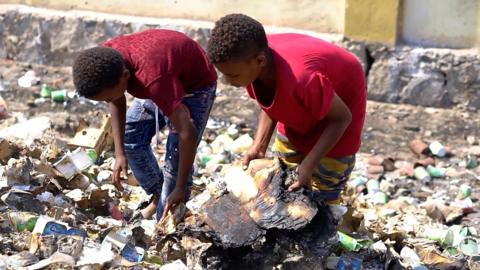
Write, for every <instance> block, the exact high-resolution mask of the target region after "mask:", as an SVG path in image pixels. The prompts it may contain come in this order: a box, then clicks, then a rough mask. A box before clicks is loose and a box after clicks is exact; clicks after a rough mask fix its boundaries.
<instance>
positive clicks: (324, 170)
mask: <svg viewBox="0 0 480 270" xmlns="http://www.w3.org/2000/svg"><path fill="white" fill-rule="evenodd" d="M273 152H274V154H275V156H277V157H278V158H279V159H280V160H282V161H283V162H284V163H285V164H286V165H287V166H288V167H289V168H295V167H297V166H298V165H300V163H301V162H302V160H303V159H304V158H305V155H304V154H303V153H301V152H300V151H299V150H297V149H296V148H295V147H294V146H293V145H292V144H291V143H290V142H289V141H288V139H287V138H286V137H285V136H282V135H280V134H277V137H276V138H275V142H274V144H273ZM354 166H355V155H350V156H345V157H340V158H329V157H323V158H321V159H320V160H319V161H318V166H317V167H316V168H315V170H314V171H313V176H312V190H313V191H315V192H318V194H319V199H322V200H323V201H325V202H326V203H328V204H339V203H340V193H341V192H342V190H343V188H344V187H345V184H346V182H347V180H348V178H349V177H350V173H351V172H352V170H353V167H354Z"/></svg>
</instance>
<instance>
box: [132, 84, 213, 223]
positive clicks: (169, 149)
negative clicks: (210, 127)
mask: <svg viewBox="0 0 480 270" xmlns="http://www.w3.org/2000/svg"><path fill="white" fill-rule="evenodd" d="M216 88H217V86H216V84H213V85H210V86H208V87H205V88H203V89H198V90H195V91H193V93H192V94H191V95H188V96H186V97H185V98H184V99H183V102H182V103H183V104H184V105H185V106H186V107H187V108H188V109H189V110H190V117H191V119H192V120H193V123H194V125H195V128H196V129H197V135H198V138H197V145H198V143H199V142H200V141H201V139H202V134H203V131H204V129H205V125H206V124H207V120H208V116H209V115H210V110H211V108H212V105H213V101H214V100H215V96H216V95H215V92H216ZM155 107H156V106H155V104H154V102H153V101H152V100H149V99H144V100H142V99H135V100H134V101H133V104H132V105H131V106H130V108H129V109H128V111H127V118H126V125H125V153H126V155H127V159H128V164H129V166H130V168H131V169H132V172H133V175H134V176H135V178H136V179H137V181H138V182H139V184H140V185H141V186H142V188H143V189H144V190H145V191H146V192H147V194H155V195H157V196H158V198H159V202H158V206H157V219H159V218H160V217H161V216H162V214H163V209H164V207H165V203H166V200H167V198H168V195H170V193H171V192H172V191H173V189H174V188H175V184H176V181H177V172H178V163H179V151H178V150H179V146H178V143H179V138H178V134H177V133H176V132H175V131H174V129H173V127H172V125H171V123H170V121H169V120H168V118H167V117H166V116H165V115H164V114H163V113H162V111H161V110H160V109H159V110H158V125H159V129H162V128H164V127H165V126H168V127H169V128H170V131H169V135H168V138H167V145H166V154H165V165H164V167H163V169H160V167H159V166H158V163H157V160H156V159H155V156H154V155H153V151H152V148H151V146H150V143H151V141H152V138H153V136H154V135H155V133H156V124H155ZM192 174H193V168H192V170H191V171H190V174H189V176H188V180H187V192H186V194H187V195H186V198H185V200H188V198H189V196H190V191H191V187H192Z"/></svg>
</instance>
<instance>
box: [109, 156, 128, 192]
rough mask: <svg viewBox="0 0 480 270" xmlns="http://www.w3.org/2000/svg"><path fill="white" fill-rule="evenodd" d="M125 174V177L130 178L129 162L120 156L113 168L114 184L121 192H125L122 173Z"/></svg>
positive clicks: (117, 157) (116, 158)
mask: <svg viewBox="0 0 480 270" xmlns="http://www.w3.org/2000/svg"><path fill="white" fill-rule="evenodd" d="M122 171H123V173H124V174H125V177H128V172H127V171H128V161H127V157H126V156H125V155H119V156H116V157H115V166H114V167H113V175H112V182H113V185H114V186H115V187H116V188H117V189H118V190H119V191H123V187H122V183H121V181H122V176H121V173H122Z"/></svg>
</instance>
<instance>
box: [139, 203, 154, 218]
mask: <svg viewBox="0 0 480 270" xmlns="http://www.w3.org/2000/svg"><path fill="white" fill-rule="evenodd" d="M156 211H157V202H155V201H152V202H151V203H150V204H149V205H148V206H147V207H145V208H143V209H142V210H140V213H142V216H143V218H145V219H150V218H152V216H153V214H155V212H156Z"/></svg>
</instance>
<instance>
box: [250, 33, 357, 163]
mask: <svg viewBox="0 0 480 270" xmlns="http://www.w3.org/2000/svg"><path fill="white" fill-rule="evenodd" d="M268 44H269V47H270V48H271V50H272V53H273V61H274V63H275V68H276V77H277V79H276V91H275V96H274V100H273V102H272V104H270V105H269V106H264V105H263V104H261V103H260V102H258V100H257V102H258V103H259V104H260V106H261V107H262V109H263V110H264V111H265V112H266V113H267V114H268V115H269V116H270V117H271V118H272V119H274V120H276V121H278V126H277V131H278V132H279V133H280V134H282V135H285V136H286V137H287V138H288V140H289V141H290V143H292V144H293V145H294V146H295V147H296V148H298V149H299V150H300V151H302V152H303V153H305V154H307V153H309V152H310V150H311V149H312V147H313V146H314V145H315V143H316V142H317V141H318V138H319V137H320V135H321V134H322V132H323V130H324V128H325V125H326V123H325V121H324V120H323V119H324V117H325V116H326V115H327V114H328V112H329V111H330V107H331V104H332V100H333V97H334V93H336V94H337V95H338V96H339V97H340V98H341V99H342V100H343V102H344V103H345V104H346V105H347V106H348V108H349V109H350V111H351V113H352V122H351V123H350V125H349V126H348V128H347V129H346V131H345V133H344V134H343V136H342V137H341V139H340V141H339V142H338V143H337V144H336V145H335V147H334V148H333V149H332V150H331V151H330V152H329V153H328V154H327V156H328V157H342V156H347V155H352V154H355V153H356V152H357V151H358V150H359V148H360V144H361V139H362V128H363V123H364V120H365V109H366V87H365V75H364V73H363V70H362V66H361V65H360V63H359V61H358V60H357V58H356V57H355V56H354V55H353V54H351V53H349V52H348V51H347V50H345V49H342V48H340V47H337V46H335V45H333V44H330V43H328V42H326V41H323V40H320V39H317V38H313V37H310V36H307V35H300V34H276V35H269V36H268ZM247 91H248V94H249V95H250V97H252V98H253V99H256V93H255V89H254V87H253V85H250V86H248V87H247Z"/></svg>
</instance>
